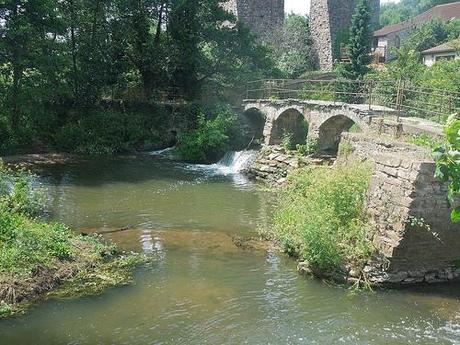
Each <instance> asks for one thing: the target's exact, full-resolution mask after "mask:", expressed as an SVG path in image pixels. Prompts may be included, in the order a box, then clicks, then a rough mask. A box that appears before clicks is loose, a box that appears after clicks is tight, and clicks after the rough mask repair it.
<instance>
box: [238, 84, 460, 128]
mask: <svg viewBox="0 0 460 345" xmlns="http://www.w3.org/2000/svg"><path fill="white" fill-rule="evenodd" d="M246 98H247V99H273V100H276V99H280V100H281V99H297V100H299V99H300V100H322V101H329V102H344V103H350V104H365V105H367V106H368V107H369V109H370V110H372V109H373V108H376V107H377V106H380V107H387V108H390V109H392V110H395V111H397V112H398V113H399V115H400V116H417V117H422V118H429V119H432V120H436V121H438V122H442V121H443V120H445V118H446V117H447V116H449V115H450V114H453V113H459V114H460V93H458V92H452V91H449V90H444V89H437V88H426V87H423V88H422V87H419V86H417V85H413V84H411V83H409V82H407V81H402V80H400V81H392V80H384V81H382V80H360V81H355V80H346V79H334V80H306V79H297V80H289V79H263V80H258V81H254V82H250V83H249V84H248V86H247V90H246Z"/></svg>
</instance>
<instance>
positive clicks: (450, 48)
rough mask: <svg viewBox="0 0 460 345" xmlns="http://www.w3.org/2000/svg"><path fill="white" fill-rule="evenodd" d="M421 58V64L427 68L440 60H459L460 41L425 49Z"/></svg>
mask: <svg viewBox="0 0 460 345" xmlns="http://www.w3.org/2000/svg"><path fill="white" fill-rule="evenodd" d="M422 56H423V63H424V64H425V65H427V66H428V67H431V66H433V65H434V64H435V63H436V62H437V61H441V60H460V39H459V40H455V41H451V42H447V43H444V44H441V45H439V46H437V47H433V48H430V49H427V50H425V51H423V52H422Z"/></svg>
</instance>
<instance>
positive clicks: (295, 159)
mask: <svg viewBox="0 0 460 345" xmlns="http://www.w3.org/2000/svg"><path fill="white" fill-rule="evenodd" d="M333 161H334V159H333V158H332V157H329V158H327V157H321V158H315V157H305V156H301V155H298V154H296V152H288V151H286V150H285V149H284V148H282V147H280V146H264V147H263V148H262V150H261V151H260V152H259V155H258V157H257V159H256V161H255V162H254V163H253V164H252V165H251V166H250V167H249V169H248V170H247V171H246V172H245V173H246V175H247V176H249V177H250V178H251V179H253V180H256V181H260V182H263V183H266V184H268V185H271V186H280V185H283V184H284V183H285V182H286V177H287V176H288V174H289V172H290V171H292V170H294V169H298V168H301V167H304V166H307V165H330V164H332V163H333Z"/></svg>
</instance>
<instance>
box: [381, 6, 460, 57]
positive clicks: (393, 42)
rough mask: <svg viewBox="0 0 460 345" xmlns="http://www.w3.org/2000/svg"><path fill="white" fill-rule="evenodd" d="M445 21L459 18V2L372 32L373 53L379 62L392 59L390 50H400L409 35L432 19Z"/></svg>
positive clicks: (432, 9) (438, 7)
mask: <svg viewBox="0 0 460 345" xmlns="http://www.w3.org/2000/svg"><path fill="white" fill-rule="evenodd" d="M436 18H438V19H441V20H445V21H449V20H453V19H456V18H460V1H458V2H453V3H451V4H445V5H438V6H435V7H433V8H431V9H430V10H428V11H426V12H424V13H422V14H419V15H418V16H416V17H414V18H411V19H409V20H406V21H404V22H401V23H398V24H394V25H388V26H385V27H383V28H381V29H380V30H377V31H375V32H374V41H373V53H374V55H375V56H376V59H378V60H379V61H380V62H385V61H388V60H390V59H391V58H392V56H391V49H392V48H400V46H401V42H402V41H404V39H405V38H407V36H409V35H410V33H411V32H412V31H413V30H414V29H416V28H417V27H420V26H421V25H423V24H425V23H427V22H429V21H430V20H432V19H436Z"/></svg>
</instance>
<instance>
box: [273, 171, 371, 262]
mask: <svg viewBox="0 0 460 345" xmlns="http://www.w3.org/2000/svg"><path fill="white" fill-rule="evenodd" d="M369 181H370V168H369V166H368V165H367V164H365V163H352V164H348V165H340V166H338V167H337V168H335V169H331V168H323V167H320V168H318V167H316V168H306V169H303V170H300V171H299V172H297V173H295V174H294V175H293V176H291V178H290V184H289V186H288V188H286V189H283V190H282V191H281V202H280V205H279V207H278V210H277V211H276V212H275V221H274V227H273V229H272V231H273V236H274V237H275V238H276V239H278V240H279V241H280V242H281V244H282V245H283V248H284V250H285V251H286V252H287V253H288V254H290V255H295V256H298V257H299V258H300V259H302V260H306V261H308V262H309V264H310V265H312V266H313V267H316V268H318V269H321V270H332V269H335V268H337V267H340V266H341V265H342V264H344V263H347V262H352V263H360V262H363V261H365V260H366V259H367V258H368V257H369V255H370V254H371V250H372V248H371V244H370V241H369V239H368V237H367V233H368V225H367V223H366V217H365V214H364V200H365V195H366V192H367V189H368V185H369Z"/></svg>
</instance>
